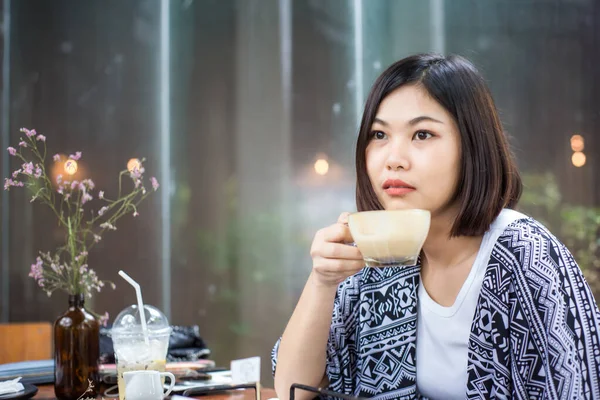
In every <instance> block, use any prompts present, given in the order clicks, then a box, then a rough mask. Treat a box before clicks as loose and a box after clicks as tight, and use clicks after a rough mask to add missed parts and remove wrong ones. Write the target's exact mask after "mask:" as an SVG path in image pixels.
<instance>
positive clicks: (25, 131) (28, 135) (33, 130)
mask: <svg viewBox="0 0 600 400" xmlns="http://www.w3.org/2000/svg"><path fill="white" fill-rule="evenodd" d="M21 132H23V133H25V134H26V135H27V137H32V136H35V135H37V132H36V131H35V129H32V130H29V129H27V128H21Z"/></svg>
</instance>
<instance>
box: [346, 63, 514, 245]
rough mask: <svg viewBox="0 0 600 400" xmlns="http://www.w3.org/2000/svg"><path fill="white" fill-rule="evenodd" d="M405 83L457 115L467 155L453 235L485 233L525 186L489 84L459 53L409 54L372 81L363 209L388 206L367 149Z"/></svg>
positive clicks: (359, 200) (360, 185) (359, 154)
mask: <svg viewBox="0 0 600 400" xmlns="http://www.w3.org/2000/svg"><path fill="white" fill-rule="evenodd" d="M404 85H419V87H421V88H423V89H424V90H425V91H426V92H427V93H428V94H429V96H431V98H433V99H434V100H435V101H437V102H438V103H439V104H440V105H441V106H442V107H444V108H445V109H446V110H447V111H448V112H449V113H450V114H451V115H452V116H453V118H454V120H455V122H456V124H457V126H458V130H459V132H460V142H461V153H462V157H461V163H460V169H461V170H460V173H459V181H458V185H457V188H456V192H455V193H454V196H453V198H452V200H451V201H452V203H458V204H459V211H458V215H457V218H456V220H455V221H454V225H453V226H452V229H451V232H450V235H451V236H477V235H482V234H483V233H485V231H487V230H488V229H489V226H490V225H491V223H492V222H493V221H494V219H496V217H497V216H498V215H499V214H500V211H502V209H503V208H514V207H515V206H516V205H517V203H518V201H519V198H520V197H521V192H522V188H523V184H522V182H521V177H520V175H519V172H518V169H517V166H516V163H515V161H514V156H513V154H512V152H511V150H510V146H509V144H508V139H507V137H506V135H505V133H504V130H503V128H502V124H501V122H500V118H499V117H498V111H497V109H496V106H495V104H494V100H493V99H492V95H491V93H490V90H489V88H488V86H487V84H486V83H485V81H484V79H483V77H482V76H481V74H480V73H479V71H477V69H476V68H475V66H474V65H473V64H472V63H471V62H470V61H468V60H467V59H465V58H463V57H460V56H457V55H450V56H448V57H443V56H440V55H437V54H417V55H413V56H410V57H407V58H404V59H402V60H400V61H397V62H395V63H394V64H392V65H391V66H390V67H389V68H387V69H386V70H385V71H384V72H383V73H382V74H381V75H380V76H379V77H378V78H377V80H376V81H375V83H374V84H373V87H372V88H371V91H370V93H369V96H368V98H367V102H366V105H365V110H364V113H363V116H362V121H361V124H360V130H359V133H358V140H357V145H356V206H357V209H358V211H369V210H381V209H383V206H382V205H381V203H380V202H379V199H378V198H377V195H376V194H375V191H374V190H373V187H372V184H371V181H370V179H369V176H368V174H367V167H366V149H367V145H368V144H369V141H370V132H371V127H372V125H373V120H374V119H375V116H376V114H377V110H378V109H379V106H380V104H381V102H382V101H383V99H385V98H386V97H387V96H388V95H389V94H390V93H391V92H393V91H394V90H396V89H398V88H400V87H402V86H404Z"/></svg>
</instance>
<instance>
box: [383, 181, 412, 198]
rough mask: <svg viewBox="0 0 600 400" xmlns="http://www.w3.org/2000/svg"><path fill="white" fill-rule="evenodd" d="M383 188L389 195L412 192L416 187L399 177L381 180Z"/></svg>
mask: <svg viewBox="0 0 600 400" xmlns="http://www.w3.org/2000/svg"><path fill="white" fill-rule="evenodd" d="M382 187H383V190H384V191H385V192H386V193H387V194H388V195H390V196H404V195H405V194H408V193H410V192H414V191H415V190H416V189H415V187H414V186H412V185H409V184H408V183H406V182H404V181H403V180H400V179H388V180H386V181H385V182H383V185H382Z"/></svg>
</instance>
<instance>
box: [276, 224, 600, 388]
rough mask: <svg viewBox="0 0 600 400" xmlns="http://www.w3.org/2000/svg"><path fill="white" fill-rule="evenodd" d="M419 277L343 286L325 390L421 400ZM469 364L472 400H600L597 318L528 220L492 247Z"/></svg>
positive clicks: (560, 249) (571, 269) (565, 259)
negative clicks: (417, 367) (417, 341)
mask: <svg viewBox="0 0 600 400" xmlns="http://www.w3.org/2000/svg"><path fill="white" fill-rule="evenodd" d="M419 272H420V267H419V266H418V265H417V266H414V267H397V268H365V269H363V270H362V271H360V272H359V273H358V274H356V275H354V276H352V277H350V278H348V279H347V280H346V281H344V282H343V283H342V284H341V285H340V287H339V288H338V293H337V296H336V299H335V305H334V312H333V319H332V323H331V330H330V336H329V341H328V359H327V366H326V373H327V376H328V377H329V382H330V387H329V389H331V390H334V391H336V392H339V393H345V394H350V395H355V396H360V397H368V398H377V399H417V398H421V396H420V395H419V394H418V391H417V387H416V363H417V362H418V361H417V359H416V337H417V302H418V297H417V293H418V287H419ZM277 347H278V346H277V345H276V346H275V348H274V349H273V368H275V366H276V357H277ZM468 357H469V358H468V365H467V374H468V381H467V393H466V394H465V398H467V399H509V398H513V399H523V400H525V399H557V400H558V399H600V311H599V310H598V307H597V306H596V303H595V301H594V297H593V295H592V293H591V290H590V288H589V285H588V284H587V282H586V281H585V279H584V277H583V275H582V273H581V270H580V269H579V267H578V266H577V264H576V262H575V260H574V259H573V257H572V255H571V253H570V252H569V251H568V250H567V249H566V248H565V246H564V245H563V244H562V243H560V242H559V241H558V240H557V239H556V238H555V237H554V236H553V235H552V234H551V233H550V232H548V231H547V230H546V228H544V227H543V226H542V225H540V224H539V223H538V222H536V221H535V220H533V219H531V218H524V219H520V220H518V221H515V222H513V223H512V224H510V225H509V226H508V227H507V228H506V230H505V231H504V232H503V234H502V235H501V236H500V237H499V239H498V240H497V241H496V243H495V245H494V248H493V250H492V254H491V256H490V259H489V261H488V265H487V269H486V273H485V277H484V281H483V286H482V289H481V293H480V296H479V299H478V304H477V308H476V311H475V316H474V319H473V323H472V326H471V335H470V338H469V355H468Z"/></svg>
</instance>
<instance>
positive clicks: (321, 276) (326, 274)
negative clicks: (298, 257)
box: [310, 212, 365, 287]
mask: <svg viewBox="0 0 600 400" xmlns="http://www.w3.org/2000/svg"><path fill="white" fill-rule="evenodd" d="M348 215H350V213H347V212H344V213H342V214H341V215H340V217H339V218H338V221H337V223H335V224H333V225H330V226H328V227H326V228H323V229H321V230H319V231H318V232H317V233H316V234H315V238H314V239H313V243H312V246H311V249H310V255H311V257H312V259H313V274H312V275H313V279H315V280H316V282H317V283H319V284H321V285H325V286H336V287H337V285H339V284H340V283H341V282H342V281H344V279H346V278H347V277H349V276H351V275H354V274H355V273H357V272H358V271H360V270H361V269H363V267H364V266H365V262H364V260H363V256H362V254H361V253H360V251H359V250H358V248H357V247H355V246H353V245H351V244H349V243H352V242H353V239H352V235H351V234H350V229H349V228H348Z"/></svg>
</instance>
